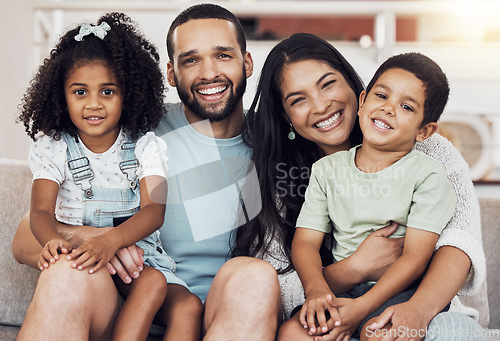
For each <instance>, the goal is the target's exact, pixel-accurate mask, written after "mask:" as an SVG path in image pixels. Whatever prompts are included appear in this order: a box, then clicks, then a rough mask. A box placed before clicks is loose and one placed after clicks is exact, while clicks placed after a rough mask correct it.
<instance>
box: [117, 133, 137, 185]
mask: <svg viewBox="0 0 500 341" xmlns="http://www.w3.org/2000/svg"><path fill="white" fill-rule="evenodd" d="M125 136H126V137H125V141H124V142H123V144H122V145H121V151H120V157H121V159H122V162H120V170H121V171H122V173H123V174H124V175H125V176H126V177H127V180H128V181H129V186H130V188H131V189H132V190H135V189H137V186H138V181H137V168H139V160H137V157H136V155H135V142H133V141H132V138H131V137H130V136H129V135H128V134H126V135H125Z"/></svg>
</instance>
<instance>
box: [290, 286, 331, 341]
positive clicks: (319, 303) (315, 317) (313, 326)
mask: <svg viewBox="0 0 500 341" xmlns="http://www.w3.org/2000/svg"><path fill="white" fill-rule="evenodd" d="M328 297H330V301H332V298H333V297H335V296H333V294H332V293H331V292H328V291H319V292H311V293H309V294H308V295H307V297H306V301H305V302H304V305H303V306H302V309H301V310H300V314H299V321H300V323H301V324H302V326H303V327H304V328H306V329H308V334H309V335H318V333H319V334H324V333H327V332H328V331H329V330H330V329H331V328H332V325H331V323H329V322H330V321H331V322H332V323H333V326H340V316H339V312H338V311H337V309H336V308H335V307H334V306H333V305H331V304H329V303H328ZM326 311H328V313H329V314H330V318H329V319H328V320H327V315H326V314H325V312H326ZM329 324H330V326H329ZM317 326H318V327H319V328H317Z"/></svg>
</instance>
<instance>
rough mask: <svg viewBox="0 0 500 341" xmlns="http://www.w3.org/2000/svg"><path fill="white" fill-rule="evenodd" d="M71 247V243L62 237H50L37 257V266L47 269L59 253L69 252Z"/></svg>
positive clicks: (57, 257)
mask: <svg viewBox="0 0 500 341" xmlns="http://www.w3.org/2000/svg"><path fill="white" fill-rule="evenodd" d="M71 249H72V246H71V243H70V242H68V241H67V240H64V239H52V240H49V241H48V242H47V244H45V246H44V247H43V249H42V253H41V254H40V258H39V259H38V268H39V269H40V270H44V269H47V268H48V267H49V264H54V263H55V262H56V261H57V260H58V259H59V254H60V253H69V252H70V251H71Z"/></svg>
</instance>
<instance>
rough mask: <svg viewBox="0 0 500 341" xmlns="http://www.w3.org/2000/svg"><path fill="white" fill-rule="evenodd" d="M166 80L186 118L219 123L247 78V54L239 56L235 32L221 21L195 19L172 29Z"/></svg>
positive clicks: (232, 108)
mask: <svg viewBox="0 0 500 341" xmlns="http://www.w3.org/2000/svg"><path fill="white" fill-rule="evenodd" d="M172 42H173V47H174V53H173V56H172V61H170V62H169V63H168V65H167V78H168V82H169V84H170V85H171V86H175V87H177V92H178V94H179V97H180V99H181V100H182V102H183V103H184V105H185V108H186V114H187V115H190V116H193V115H194V116H196V117H197V118H198V119H209V120H211V121H215V122H216V121H221V120H223V119H225V118H226V117H229V116H230V115H231V114H232V113H233V112H235V109H236V108H237V107H238V106H241V98H242V96H243V93H244V91H245V87H246V78H248V77H250V76H251V74H252V70H253V62H252V58H251V56H250V54H249V53H248V52H247V53H245V54H244V55H242V53H241V47H240V45H239V44H238V40H237V34H236V28H235V27H234V25H233V23H231V22H229V21H226V20H221V19H197V20H191V21H188V22H186V23H184V24H182V25H180V26H178V27H177V28H176V29H175V32H174V34H173V36H172Z"/></svg>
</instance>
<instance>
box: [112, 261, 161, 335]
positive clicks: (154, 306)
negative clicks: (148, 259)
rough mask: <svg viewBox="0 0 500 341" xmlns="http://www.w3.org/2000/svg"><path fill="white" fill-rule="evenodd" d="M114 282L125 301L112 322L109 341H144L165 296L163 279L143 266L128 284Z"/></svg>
mask: <svg viewBox="0 0 500 341" xmlns="http://www.w3.org/2000/svg"><path fill="white" fill-rule="evenodd" d="M115 282H116V284H117V286H118V288H119V290H120V292H121V293H125V294H126V297H127V298H126V299H125V303H124V304H123V307H122V309H121V310H120V314H119V315H118V319H117V320H116V324H115V328H114V330H113V340H145V339H146V338H147V336H148V334H149V329H150V328H151V324H152V322H153V319H154V317H155V315H156V313H157V312H158V309H160V306H161V304H162V302H163V301H164V300H165V296H166V294H167V281H166V279H165V276H164V275H163V274H162V273H161V272H160V271H158V270H156V269H154V268H152V267H150V266H148V265H144V270H142V272H141V274H140V276H139V277H137V278H136V279H134V280H132V283H131V284H125V283H123V282H122V281H121V280H120V279H117V280H116V281H115Z"/></svg>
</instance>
